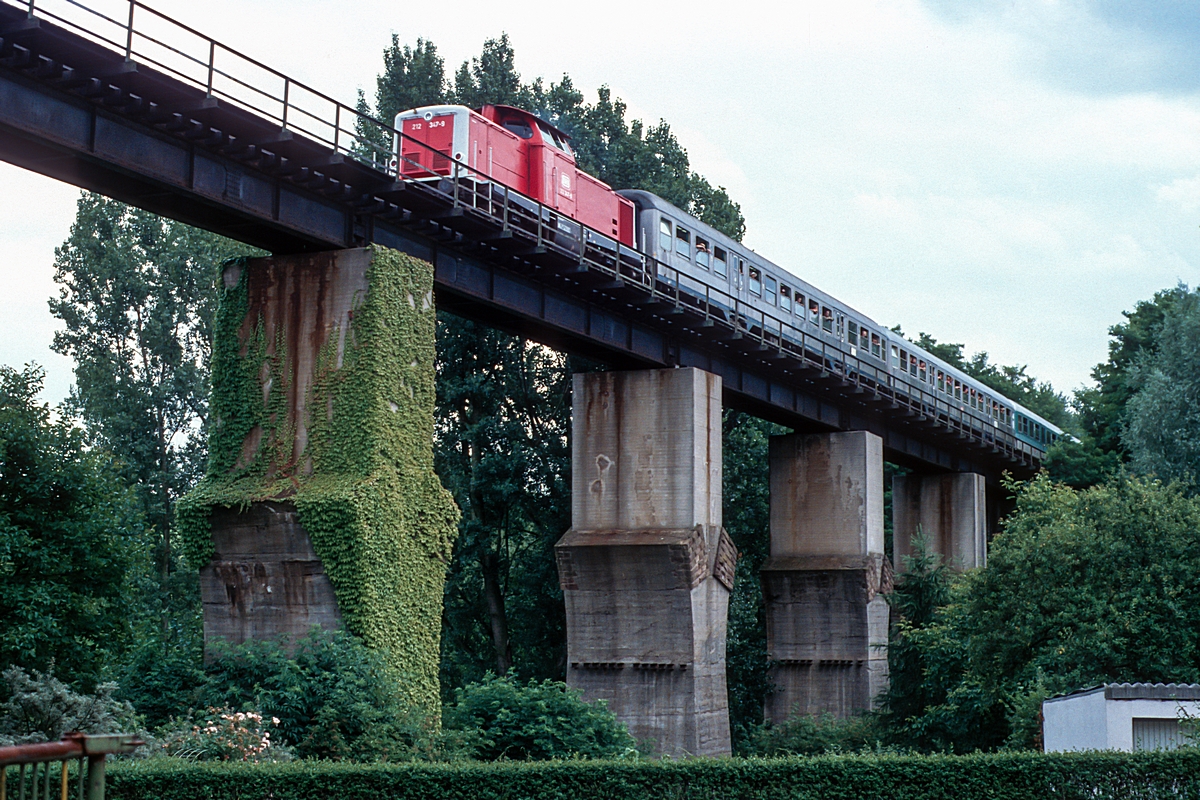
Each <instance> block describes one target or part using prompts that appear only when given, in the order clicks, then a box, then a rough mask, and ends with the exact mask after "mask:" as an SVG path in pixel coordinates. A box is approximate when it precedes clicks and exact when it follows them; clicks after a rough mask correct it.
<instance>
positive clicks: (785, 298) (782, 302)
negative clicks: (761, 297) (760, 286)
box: [779, 283, 792, 314]
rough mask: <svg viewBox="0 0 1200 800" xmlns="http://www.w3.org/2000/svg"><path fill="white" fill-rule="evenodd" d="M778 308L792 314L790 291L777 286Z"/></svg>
mask: <svg viewBox="0 0 1200 800" xmlns="http://www.w3.org/2000/svg"><path fill="white" fill-rule="evenodd" d="M779 307H780V308H782V309H783V310H784V311H786V312H788V313H789V314H790V313H792V290H791V289H789V288H788V287H786V286H784V285H783V284H782V283H781V284H779Z"/></svg>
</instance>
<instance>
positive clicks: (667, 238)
mask: <svg viewBox="0 0 1200 800" xmlns="http://www.w3.org/2000/svg"><path fill="white" fill-rule="evenodd" d="M671 238H672V237H671V221H670V220H666V219H660V220H659V221H658V249H659V250H660V251H662V254H663V255H664V256H665V255H668V254H670V252H671Z"/></svg>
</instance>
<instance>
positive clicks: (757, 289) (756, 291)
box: [750, 267, 762, 296]
mask: <svg viewBox="0 0 1200 800" xmlns="http://www.w3.org/2000/svg"><path fill="white" fill-rule="evenodd" d="M750 294H752V295H755V296H761V295H762V273H760V272H759V271H758V269H757V268H755V267H750Z"/></svg>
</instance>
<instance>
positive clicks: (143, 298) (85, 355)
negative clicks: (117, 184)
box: [50, 192, 249, 634]
mask: <svg viewBox="0 0 1200 800" xmlns="http://www.w3.org/2000/svg"><path fill="white" fill-rule="evenodd" d="M247 252H249V248H246V247H245V246H243V245H239V244H237V243H235V242H231V241H230V240H228V239H224V238H222V237H219V236H216V235H214V234H210V233H207V232H205V231H201V230H199V229H196V228H191V227H189V226H187V225H183V224H182V223H178V222H173V221H170V220H166V219H163V218H161V217H158V216H155V215H154V214H151V213H149V212H146V211H140V210H137V209H134V208H131V207H129V206H126V205H124V204H122V203H118V202H116V201H114V200H108V199H106V198H103V197H101V196H99V195H94V194H90V193H86V192H85V193H84V194H83V196H82V197H80V199H79V203H78V209H77V211H76V217H75V223H74V224H73V225H72V226H71V233H70V236H69V237H68V238H67V240H66V242H64V243H63V245H62V246H61V247H59V248H58V249H57V250H55V273H54V280H55V282H56V283H58V284H59V287H60V288H59V296H58V297H57V298H55V299H51V300H50V310H51V313H53V314H54V316H56V317H58V318H59V319H60V320H62V322H63V325H64V327H63V330H60V331H58V332H57V333H55V335H54V343H53V348H54V350H55V352H58V353H61V354H63V355H67V356H70V357H71V358H73V359H74V361H75V385H74V386H73V387H72V389H71V396H70V398H69V400H68V401H67V408H68V410H69V411H70V412H71V413H75V414H78V415H79V417H80V419H81V420H82V421H83V423H84V425H85V427H86V430H87V432H88V434H89V437H90V439H91V441H92V442H93V443H94V444H96V445H98V446H101V447H103V448H105V449H107V450H109V451H111V452H113V453H115V454H117V455H118V456H119V457H120V463H121V466H122V473H123V476H124V479H125V480H126V481H127V482H128V484H129V485H131V486H133V487H135V490H136V493H137V496H138V498H139V499H140V501H141V506H142V512H143V516H144V519H145V522H146V524H147V525H148V527H149V529H150V531H152V532H153V536H154V539H155V544H154V548H155V556H154V565H155V568H156V573H157V583H158V587H157V589H151V588H150V587H149V586H145V585H144V586H143V588H144V589H145V590H146V591H147V594H146V595H145V596H144V597H143V598H142V599H143V602H142V603H135V604H134V607H135V608H137V607H138V606H140V605H144V604H150V605H151V606H157V608H156V609H154V610H152V611H151V614H152V615H154V616H156V617H157V618H158V619H159V621H160V623H161V626H162V628H163V631H164V634H165V633H166V632H167V629H168V627H169V622H168V620H169V619H170V618H171V617H172V616H176V614H175V612H170V611H169V605H170V603H171V602H173V600H172V598H174V599H176V600H185V599H186V597H187V595H188V594H189V592H188V591H187V590H186V589H185V588H184V587H182V586H178V585H175V584H174V583H173V573H174V571H175V568H176V562H177V555H176V554H175V553H174V552H173V548H172V547H171V536H170V531H171V520H172V508H173V504H174V501H175V499H176V498H178V497H179V496H180V495H181V494H182V493H183V492H184V491H185V490H186V489H187V488H188V487H190V486H191V485H192V484H193V483H195V481H196V480H197V479H198V478H199V476H200V475H201V474H202V472H203V469H204V459H205V447H204V424H205V415H206V412H207V403H208V369H207V363H208V357H209V352H210V349H211V340H212V330H211V328H212V316H213V310H214V304H215V302H216V280H217V268H218V266H219V265H220V264H221V263H222V262H223V261H224V260H225V259H227V258H229V257H232V256H234V255H238V254H245V253H247ZM195 610H196V608H195V607H194V606H193V607H192V610H191V612H190V613H191V615H192V616H194V614H195ZM176 611H177V612H180V613H185V615H186V612H182V611H181V610H180V609H176ZM193 623H194V620H193Z"/></svg>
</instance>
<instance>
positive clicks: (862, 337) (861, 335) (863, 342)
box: [858, 328, 878, 355]
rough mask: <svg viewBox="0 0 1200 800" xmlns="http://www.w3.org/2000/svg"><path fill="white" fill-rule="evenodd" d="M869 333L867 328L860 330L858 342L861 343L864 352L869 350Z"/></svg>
mask: <svg viewBox="0 0 1200 800" xmlns="http://www.w3.org/2000/svg"><path fill="white" fill-rule="evenodd" d="M867 333H868V331H867V329H866V328H859V329H858V341H859V344H860V345H861V347H862V349H863V350H866V349H867V345H868V341H867ZM876 355H878V353H876Z"/></svg>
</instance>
